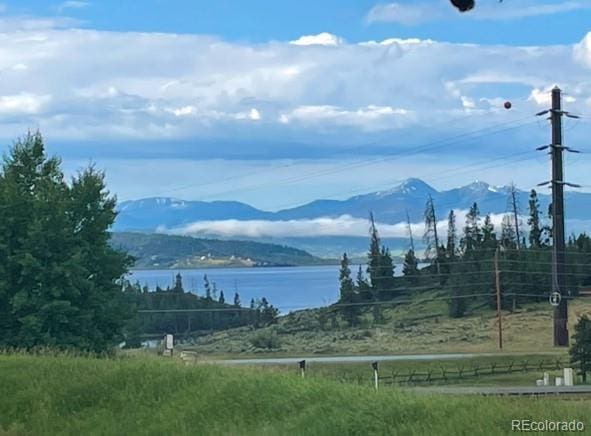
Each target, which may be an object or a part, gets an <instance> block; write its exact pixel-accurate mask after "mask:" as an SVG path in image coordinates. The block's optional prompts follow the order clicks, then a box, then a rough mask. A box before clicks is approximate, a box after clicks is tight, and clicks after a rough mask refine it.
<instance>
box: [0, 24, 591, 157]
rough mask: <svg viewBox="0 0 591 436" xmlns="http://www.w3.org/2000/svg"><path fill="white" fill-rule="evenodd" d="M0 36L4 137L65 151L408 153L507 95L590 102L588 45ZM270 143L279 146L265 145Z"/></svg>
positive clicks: (43, 33)
mask: <svg viewBox="0 0 591 436" xmlns="http://www.w3.org/2000/svg"><path fill="white" fill-rule="evenodd" d="M0 30H2V36H1V38H0V45H1V47H2V49H3V52H2V53H3V55H2V57H1V59H0V72H1V73H2V81H1V83H0V110H1V111H2V113H3V115H4V118H3V119H1V120H0V127H1V128H0V131H1V132H2V135H3V137H4V138H6V139H12V138H13V137H14V136H15V135H19V134H22V132H23V131H26V130H27V129H28V128H29V127H39V128H41V130H42V131H43V132H44V133H45V134H46V135H48V136H51V137H52V138H53V139H54V140H72V141H73V140H77V141H78V140H82V141H89V140H92V141H125V140H128V139H132V140H151V141H158V140H165V141H167V144H168V143H170V140H176V141H191V142H192V143H198V144H202V143H203V142H204V141H203V140H205V139H211V138H214V139H215V140H219V139H223V140H234V139H235V138H247V139H248V140H249V141H250V142H251V143H252V144H255V145H253V146H252V148H249V150H251V151H253V152H254V151H257V150H258V151H259V152H260V154H261V155H262V154H265V155H266V156H268V157H269V158H272V157H273V156H276V155H278V156H282V157H285V156H286V153H288V152H294V151H295V150H301V149H302V148H301V147H299V148H298V147H293V143H299V144H303V143H308V144H309V143H313V144H314V146H315V150H318V149H321V148H322V147H333V148H334V147H335V146H334V144H347V143H348V142H354V141H357V140H360V141H366V142H369V141H373V140H375V139H376V138H378V139H379V138H383V137H388V136H387V135H391V134H392V133H396V137H398V138H401V137H404V138H405V139H404V141H400V142H401V143H404V144H412V143H413V141H414V143H416V142H417V141H419V140H420V139H421V137H423V136H424V132H425V128H426V127H427V128H432V126H434V125H440V126H444V127H443V128H442V129H443V130H444V131H447V130H449V131H451V132H452V134H453V133H456V132H453V131H454V129H459V127H458V126H459V124H458V123H457V122H456V120H457V119H458V118H461V117H463V116H466V115H472V116H473V117H472V118H471V121H470V125H471V126H472V127H473V128H475V129H477V128H479V127H481V126H483V125H489V124H490V123H491V122H504V121H507V119H509V118H510V117H511V116H512V114H513V112H508V111H501V110H498V107H499V103H500V102H502V101H503V100H504V99H505V98H506V97H505V94H506V92H507V90H512V89H513V88H514V87H515V86H520V87H522V88H523V91H521V93H520V95H519V96H517V98H518V99H519V98H521V99H522V101H520V102H518V101H514V102H515V108H516V111H517V110H520V111H522V112H523V113H527V112H528V111H531V112H535V111H536V110H537V109H538V105H539V104H541V103H540V102H539V101H537V100H536V99H535V98H533V97H535V93H537V92H540V90H544V89H546V88H547V87H548V86H550V85H552V84H554V83H559V84H560V85H561V86H562V87H563V88H565V89H566V90H567V91H569V92H571V93H572V95H573V97H576V102H575V103H574V104H573V106H572V107H569V110H571V111H573V112H576V110H577V107H579V108H580V107H583V105H584V104H585V103H584V102H585V101H588V100H589V98H591V79H589V77H590V76H589V67H590V66H591V64H590V63H589V40H590V39H591V37H589V36H587V37H586V38H585V39H584V40H583V41H582V42H581V43H580V44H577V45H576V46H575V45H570V46H569V45H564V46H552V47H509V46H485V45H483V46H479V45H465V44H451V43H441V42H437V41H430V40H420V39H399V38H388V39H385V40H383V41H365V42H361V43H347V42H345V41H343V40H342V39H341V38H339V37H338V36H336V35H331V34H328V33H321V34H319V35H315V36H309V35H308V36H304V37H302V38H299V39H296V40H295V41H292V42H291V43H290V42H288V41H285V42H280V41H274V42H269V43H257V44H248V43H234V42H227V41H224V40H221V39H218V38H213V37H206V36H199V35H176V34H161V33H133V32H102V31H96V30H82V29H78V28H63V26H62V23H58V22H55V21H51V20H46V21H43V20H37V21H34V22H24V21H19V22H16V21H10V22H8V21H4V22H0ZM548 64H559V65H561V66H562V67H561V69H560V70H558V71H557V70H552V69H549V68H547V65H548ZM171 66H174V68H172V67H171ZM40 77H43V80H39V78H40ZM530 96H533V97H532V98H530ZM514 112H515V111H514ZM19 117H20V118H19ZM419 127H420V128H419ZM320 135H322V136H320ZM371 135H374V136H371ZM380 135H382V136H380ZM270 137H273V138H289V142H290V143H288V144H281V143H278V141H274V143H273V144H272V145H264V141H263V140H264V139H265V138H270ZM360 138H362V139H360ZM417 138H418V139H417ZM268 142H269V141H268ZM200 146H201V145H200ZM264 147H267V148H265V149H264V150H263V148H264ZM217 150H218V151H219V156H223V155H224V152H225V151H227V150H224V149H223V148H222V147H218V148H217Z"/></svg>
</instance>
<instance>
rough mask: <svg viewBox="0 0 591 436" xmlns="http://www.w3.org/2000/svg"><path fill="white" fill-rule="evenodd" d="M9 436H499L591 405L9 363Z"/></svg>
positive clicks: (585, 413)
mask: <svg viewBox="0 0 591 436" xmlns="http://www.w3.org/2000/svg"><path fill="white" fill-rule="evenodd" d="M0 392H1V393H2V395H1V396H0V434H1V435H3V436H6V435H54V434H63V435H95V434H96V435H135V434H145V435H263V436H264V435H274V436H275V435H315V436H317V435H394V434H395V435H500V434H511V420H512V419H517V418H519V419H534V420H543V419H552V420H570V419H579V420H581V421H583V422H584V423H585V426H586V428H588V429H589V428H591V417H590V416H589V410H590V409H591V399H588V398H584V399H583V398H577V399H570V400H562V399H559V398H543V399H530V398H482V397H469V398H468V397H456V396H452V397H449V396H447V397H442V396H432V395H425V394H423V395H421V394H414V393H410V392H405V391H401V390H381V391H380V392H377V393H376V392H374V391H373V390H372V389H371V388H366V387H360V386H354V385H347V384H340V383H336V382H333V381H330V380H326V379H320V378H309V379H306V380H302V379H300V378H299V377H297V376H295V375H290V374H285V373H279V372H276V371H268V370H267V371H266V370H256V369H246V368H245V369H237V368H220V367H214V366H211V365H205V364H204V365H190V366H185V365H181V364H179V363H178V362H175V361H167V360H164V359H156V358H153V357H128V358H121V359H113V360H106V359H92V358H84V357H71V356H57V357H51V356H29V355H0Z"/></svg>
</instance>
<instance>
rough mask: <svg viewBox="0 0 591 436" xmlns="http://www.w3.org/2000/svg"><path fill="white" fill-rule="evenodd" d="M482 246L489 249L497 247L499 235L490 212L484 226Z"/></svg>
mask: <svg viewBox="0 0 591 436" xmlns="http://www.w3.org/2000/svg"><path fill="white" fill-rule="evenodd" d="M482 248H484V249H485V250H489V251H490V250H494V249H495V248H497V235H496V234H495V226H494V224H493V223H492V220H491V218H490V214H487V215H486V217H485V218H484V225H483V226H482Z"/></svg>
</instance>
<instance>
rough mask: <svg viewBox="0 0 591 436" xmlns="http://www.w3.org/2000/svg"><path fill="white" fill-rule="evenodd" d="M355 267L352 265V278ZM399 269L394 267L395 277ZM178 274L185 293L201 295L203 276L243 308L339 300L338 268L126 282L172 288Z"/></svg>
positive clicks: (150, 274) (194, 273) (144, 275)
mask: <svg viewBox="0 0 591 436" xmlns="http://www.w3.org/2000/svg"><path fill="white" fill-rule="evenodd" d="M357 268H358V265H352V266H351V271H352V275H353V277H354V276H355V275H356V273H357ZM401 270H402V268H401V266H400V265H397V266H396V270H395V271H396V274H397V275H398V274H400V272H401ZM177 272H180V273H181V275H182V276H183V287H184V289H185V290H186V291H190V292H196V293H197V294H198V295H202V296H203V294H204V290H203V276H204V275H205V274H207V277H208V279H209V281H210V283H213V282H215V283H216V286H217V288H218V290H223V291H224V297H225V299H226V302H232V301H233V298H234V292H238V294H239V295H240V300H241V302H242V305H243V306H248V305H249V304H250V299H251V298H254V299H257V298H262V297H265V298H267V300H269V303H271V304H272V305H273V306H275V307H277V308H278V309H279V310H280V311H281V313H287V312H289V311H292V310H299V309H307V308H313V307H321V306H326V305H328V304H331V303H334V302H336V301H337V300H338V297H339V281H338V279H339V266H338V265H324V266H304V267H272V268H215V269H213V268H209V269H191V270H181V271H172V270H134V271H133V272H132V273H131V275H130V277H129V280H130V281H131V282H135V281H136V280H139V282H140V283H141V285H142V286H143V285H144V284H148V286H149V287H150V289H151V290H154V289H155V288H156V285H159V286H160V287H161V288H166V287H167V286H171V287H172V283H173V280H174V276H175V275H176V273H177Z"/></svg>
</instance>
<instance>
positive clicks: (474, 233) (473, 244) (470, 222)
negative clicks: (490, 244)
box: [460, 203, 482, 253]
mask: <svg viewBox="0 0 591 436" xmlns="http://www.w3.org/2000/svg"><path fill="white" fill-rule="evenodd" d="M481 244H482V232H481V229H480V211H479V210H478V205H477V204H476V203H474V204H472V206H471V207H470V211H469V212H468V215H466V226H465V227H464V236H463V237H462V240H461V241H460V245H461V247H462V252H463V253H470V252H473V251H476V250H478V249H479V248H480V246H481Z"/></svg>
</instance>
